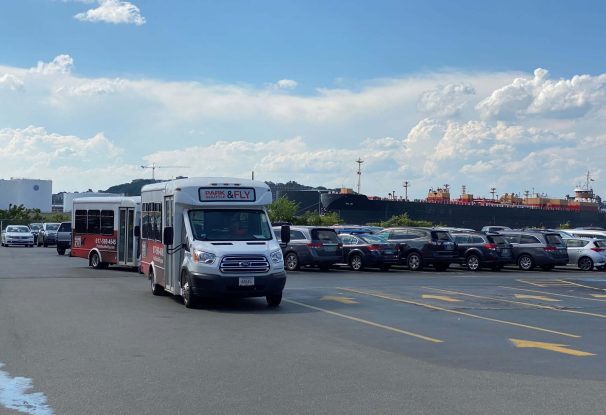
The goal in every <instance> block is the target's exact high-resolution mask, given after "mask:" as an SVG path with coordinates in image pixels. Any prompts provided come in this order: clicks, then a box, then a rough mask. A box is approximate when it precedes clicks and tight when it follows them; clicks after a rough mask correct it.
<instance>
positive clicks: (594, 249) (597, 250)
mask: <svg viewBox="0 0 606 415" xmlns="http://www.w3.org/2000/svg"><path fill="white" fill-rule="evenodd" d="M591 250H592V251H594V252H602V251H603V250H604V248H591Z"/></svg>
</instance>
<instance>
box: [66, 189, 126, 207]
mask: <svg viewBox="0 0 606 415" xmlns="http://www.w3.org/2000/svg"><path fill="white" fill-rule="evenodd" d="M115 196H124V194H123V193H100V192H82V193H63V212H71V211H72V206H73V205H74V199H79V198H81V197H115Z"/></svg>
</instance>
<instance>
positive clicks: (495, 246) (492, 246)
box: [484, 244, 497, 251]
mask: <svg viewBox="0 0 606 415" xmlns="http://www.w3.org/2000/svg"><path fill="white" fill-rule="evenodd" d="M484 248H486V249H491V250H493V251H496V249H497V244H484Z"/></svg>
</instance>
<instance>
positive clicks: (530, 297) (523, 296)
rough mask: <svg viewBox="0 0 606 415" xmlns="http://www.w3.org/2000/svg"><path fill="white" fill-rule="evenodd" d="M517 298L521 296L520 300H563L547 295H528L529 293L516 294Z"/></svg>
mask: <svg viewBox="0 0 606 415" xmlns="http://www.w3.org/2000/svg"><path fill="white" fill-rule="evenodd" d="M514 297H515V298H519V299H520V300H541V301H552V302H556V301H562V300H556V299H555V298H550V297H545V296H543V295H528V294H514Z"/></svg>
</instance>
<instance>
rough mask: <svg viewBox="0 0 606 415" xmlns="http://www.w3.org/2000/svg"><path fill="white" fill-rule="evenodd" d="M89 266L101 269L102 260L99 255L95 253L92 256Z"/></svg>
mask: <svg viewBox="0 0 606 415" xmlns="http://www.w3.org/2000/svg"><path fill="white" fill-rule="evenodd" d="M89 264H90V267H91V268H94V269H99V268H101V258H100V257H99V254H98V253H96V252H93V253H92V254H90V260H89Z"/></svg>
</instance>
